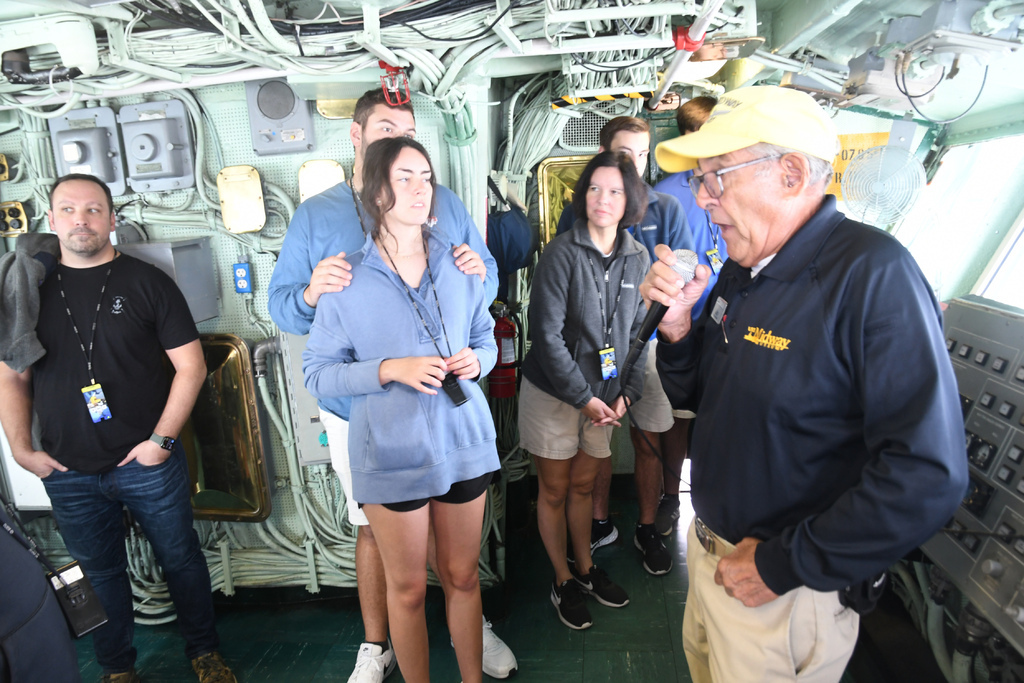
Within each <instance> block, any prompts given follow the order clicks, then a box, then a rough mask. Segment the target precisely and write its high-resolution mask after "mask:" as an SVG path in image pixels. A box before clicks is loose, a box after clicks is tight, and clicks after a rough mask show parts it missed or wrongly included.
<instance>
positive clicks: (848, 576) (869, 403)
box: [657, 197, 967, 595]
mask: <svg viewBox="0 0 1024 683" xmlns="http://www.w3.org/2000/svg"><path fill="white" fill-rule="evenodd" d="M719 299H722V300H724V301H725V302H726V303H727V306H728V307H727V309H726V317H725V319H724V321H719V322H716V321H715V320H712V319H711V317H710V316H711V313H712V311H713V310H714V307H715V303H716V302H717V301H718V300H719ZM723 334H727V335H728V343H726V340H725V339H723ZM657 353H658V370H659V374H660V375H661V378H662V383H663V385H664V387H665V390H666V393H667V394H668V397H669V399H670V401H671V402H672V405H673V407H675V408H687V409H690V410H694V411H696V413H697V418H696V420H695V423H694V430H693V435H692V444H691V446H690V456H691V458H692V470H691V477H692V480H691V483H692V491H693V493H692V496H693V506H694V509H695V510H696V513H697V515H698V516H699V517H700V518H701V519H702V520H703V521H704V522H705V523H706V524H707V525H708V526H709V527H710V528H711V529H712V530H713V531H715V532H716V533H718V534H720V535H721V536H722V537H723V538H725V539H726V540H728V541H730V542H732V543H736V542H738V541H740V540H741V539H743V538H744V537H748V536H750V537H754V538H758V539H761V540H762V541H763V543H761V544H760V545H759V546H758V547H757V550H756V552H755V555H754V559H755V563H756V565H757V569H758V571H759V572H760V574H761V578H762V579H763V580H764V582H765V583H766V584H767V585H768V587H769V588H770V589H772V590H773V591H774V592H776V593H778V594H780V595H781V594H783V593H785V592H787V591H789V590H791V589H793V588H796V587H798V586H802V585H805V586H809V587H811V588H813V589H815V590H820V591H831V590H837V589H839V588H842V587H844V586H847V585H849V584H853V583H856V582H859V581H862V580H864V579H866V578H867V577H869V576H872V575H874V574H876V573H878V572H879V571H881V570H882V569H884V568H886V567H888V566H889V565H890V564H892V563H893V562H894V561H896V560H897V559H899V558H900V557H902V556H903V555H904V554H905V553H907V552H908V551H909V550H911V549H913V548H914V547H916V546H918V545H920V544H921V543H922V542H924V541H925V540H927V539H928V538H929V537H930V536H931V535H932V534H934V533H935V531H936V530H937V529H939V528H940V527H941V526H942V525H943V524H944V523H945V522H946V521H947V520H949V518H950V517H951V516H952V515H953V512H954V511H955V510H956V509H957V506H958V505H959V503H960V500H961V497H962V496H963V494H964V491H965V489H966V485H967V455H966V453H965V450H964V439H963V435H964V431H963V419H962V416H961V412H960V400H959V395H958V391H957V385H956V379H955V378H954V376H953V369H952V365H951V364H950V362H949V355H948V354H947V352H946V346H945V339H944V335H943V332H942V314H941V312H940V310H939V307H938V304H937V302H936V301H935V298H934V296H933V295H932V291H931V287H930V286H929V285H928V282H927V281H926V280H925V278H924V276H923V275H922V274H921V271H920V270H919V269H918V267H917V264H916V263H915V262H914V259H913V258H912V257H911V256H910V254H909V253H908V252H907V250H906V249H905V248H904V247H903V246H902V245H901V244H899V242H897V241H896V240H895V239H893V238H892V237H891V236H889V235H888V234H886V233H884V232H882V231H880V230H876V229H875V228H871V227H868V226H866V225H862V224H860V223H856V222H854V221H851V220H847V219H846V218H845V217H844V216H843V215H842V214H841V213H839V212H838V211H837V210H836V208H835V198H834V197H826V198H825V200H824V201H823V203H822V206H821V208H820V209H819V210H818V212H817V213H816V214H815V215H814V216H813V217H812V218H811V219H810V220H809V221H808V222H807V223H806V224H805V225H804V226H803V227H801V228H800V229H799V230H798V231H797V232H796V233H795V234H794V235H793V236H792V237H791V238H790V239H789V241H788V242H786V244H785V245H784V246H783V247H782V249H781V250H780V251H779V252H778V254H777V255H776V256H775V258H774V260H772V261H771V262H770V263H769V264H768V265H766V266H765V267H764V269H763V270H762V271H761V272H760V274H759V275H758V276H757V277H756V278H755V279H753V280H751V279H750V270H749V269H746V268H743V267H741V266H740V265H739V264H737V263H736V262H734V261H731V260H730V261H729V262H728V263H726V264H725V267H724V268H723V269H722V273H721V276H720V277H719V279H718V284H717V285H716V286H715V288H714V290H713V291H712V292H711V295H710V297H709V298H708V305H707V306H705V307H704V312H703V313H702V314H701V317H700V318H699V319H698V320H696V321H694V328H693V330H692V331H691V333H690V334H689V335H688V336H687V337H686V338H685V339H683V340H681V341H680V342H677V343H675V344H668V343H662V344H659V345H658V351H657Z"/></svg>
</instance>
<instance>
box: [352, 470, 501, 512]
mask: <svg viewBox="0 0 1024 683" xmlns="http://www.w3.org/2000/svg"><path fill="white" fill-rule="evenodd" d="M493 478H494V472H488V473H487V474H482V475H480V476H479V477H475V478H473V479H467V480H466V481H457V482H455V483H454V484H452V486H451V488H450V489H448V492H447V493H444V494H442V495H440V496H434V497H433V498H417V499H416V500H406V501H402V502H401V503H384V507H386V508H387V509H388V510H391V511H392V512H412V511H413V510H419V509H420V508H421V507H423V506H424V505H426V504H427V503H429V502H430V501H431V500H436V501H437V502H439V503H448V504H449V505H462V504H463V503H468V502H470V501H471V500H476V499H477V498H479V497H480V494H482V493H483V492H484V491H486V490H487V487H488V486H489V485H490V483H491V480H492V479H493ZM359 507H360V508H362V507H363V504H362V503H360V504H359Z"/></svg>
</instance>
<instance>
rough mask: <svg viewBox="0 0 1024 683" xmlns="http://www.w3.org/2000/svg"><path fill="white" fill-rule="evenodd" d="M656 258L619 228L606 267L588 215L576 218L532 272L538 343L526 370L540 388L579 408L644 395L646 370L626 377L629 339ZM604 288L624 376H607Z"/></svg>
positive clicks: (634, 331)
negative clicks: (596, 401)
mask: <svg viewBox="0 0 1024 683" xmlns="http://www.w3.org/2000/svg"><path fill="white" fill-rule="evenodd" d="M650 263H651V260H650V256H649V255H648V254H647V249H645V248H644V246H643V245H642V244H640V243H639V242H637V241H636V240H635V239H634V238H633V236H632V235H630V234H629V233H628V232H626V231H625V230H619V233H618V239H617V243H616V245H615V252H614V253H613V255H612V261H611V264H610V265H609V266H608V270H607V271H606V270H605V268H604V256H603V255H602V254H601V252H600V251H598V249H597V247H596V246H594V243H593V242H592V241H591V239H590V234H589V233H588V232H587V224H586V221H583V220H577V221H576V223H575V224H574V225H573V228H572V230H570V231H568V232H565V233H563V234H561V235H559V236H557V237H556V238H555V239H553V240H552V241H551V243H550V244H548V245H547V247H545V249H544V253H543V254H542V255H541V257H540V261H539V262H538V263H537V268H536V270H535V272H534V274H533V287H532V291H531V294H530V311H529V320H530V336H531V338H532V342H533V343H532V345H531V347H530V351H529V353H527V354H526V359H525V360H524V361H523V376H524V377H526V379H528V380H530V381H531V382H532V383H533V384H534V385H536V386H537V388H538V389H540V390H541V391H543V392H545V393H547V394H550V395H551V396H554V397H555V398H557V399H559V400H560V401H563V402H565V403H568V404H569V405H571V406H573V407H575V408H583V406H585V405H586V404H587V402H588V401H589V400H590V399H591V398H592V397H594V396H597V397H598V398H599V399H601V400H602V401H604V402H605V403H608V404H611V402H612V401H614V400H615V399H616V398H618V397H619V395H620V394H622V395H624V396H626V397H627V398H628V399H630V401H631V402H632V403H636V402H637V401H638V400H640V396H641V395H642V394H643V388H644V373H643V372H633V373H631V377H630V378H629V385H628V386H626V387H622V386H621V385H620V381H621V379H622V375H621V373H622V362H623V361H624V360H625V359H626V353H627V352H628V351H629V343H630V341H631V340H632V339H633V338H634V337H635V336H636V334H637V332H638V331H639V330H640V324H641V323H642V322H643V319H644V316H645V315H646V313H647V308H646V307H645V306H644V301H643V298H642V297H641V296H640V283H641V282H643V281H644V276H645V275H646V274H647V270H648V269H649V268H650ZM620 283H621V286H620ZM598 287H600V288H601V292H602V295H603V298H604V309H605V315H606V317H607V316H609V315H611V314H612V311H614V316H613V318H612V333H611V345H612V346H614V348H615V363H616V366H617V367H618V371H619V377H617V378H614V379H608V380H604V379H602V378H601V359H600V356H599V352H600V351H601V349H604V348H605V347H606V346H607V344H606V343H605V335H604V330H603V327H604V326H605V322H604V321H603V320H602V319H601V300H600V298H599V297H598ZM620 294H621V296H620ZM617 297H620V298H619V302H618V305H617V306H616V303H615V300H616V298H617ZM643 353H644V354H645V355H642V356H641V357H640V359H639V360H638V361H637V363H636V367H638V368H643V367H644V360H645V358H646V353H647V349H646V348H645V349H644V351H643Z"/></svg>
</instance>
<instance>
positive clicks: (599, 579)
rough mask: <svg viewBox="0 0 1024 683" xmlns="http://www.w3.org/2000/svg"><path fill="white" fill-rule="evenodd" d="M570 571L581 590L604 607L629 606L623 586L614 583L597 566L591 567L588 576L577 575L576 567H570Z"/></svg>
mask: <svg viewBox="0 0 1024 683" xmlns="http://www.w3.org/2000/svg"><path fill="white" fill-rule="evenodd" d="M570 570H572V575H573V577H574V578H575V579H576V583H578V584H579V586H580V590H582V591H583V592H584V593H590V594H591V595H593V596H594V599H595V600H597V601H598V602H599V603H601V604H602V605H607V606H608V607H625V606H626V605H628V604H629V596H628V595H626V591H624V590H623V589H622V586H619V585H618V584H616V583H613V582H612V580H611V579H609V578H608V575H607V574H605V572H604V570H603V569H601V568H600V567H598V566H597V565H596V564H595V565H592V566H591V567H590V573H589V574H587V575H586V576H581V575H580V574H577V573H576V571H575V570H576V565H573V566H572V567H570Z"/></svg>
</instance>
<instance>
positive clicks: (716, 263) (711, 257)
mask: <svg viewBox="0 0 1024 683" xmlns="http://www.w3.org/2000/svg"><path fill="white" fill-rule="evenodd" d="M704 253H705V254H706V255H707V257H708V263H710V264H711V272H712V273H714V274H715V275H718V273H719V272H720V271H721V270H722V266H723V265H724V264H723V263H722V257H721V256H720V255H719V254H718V249H709V250H707V251H705V252H704Z"/></svg>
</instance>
